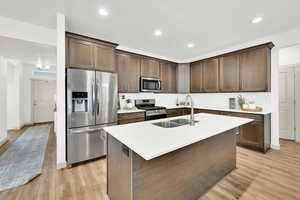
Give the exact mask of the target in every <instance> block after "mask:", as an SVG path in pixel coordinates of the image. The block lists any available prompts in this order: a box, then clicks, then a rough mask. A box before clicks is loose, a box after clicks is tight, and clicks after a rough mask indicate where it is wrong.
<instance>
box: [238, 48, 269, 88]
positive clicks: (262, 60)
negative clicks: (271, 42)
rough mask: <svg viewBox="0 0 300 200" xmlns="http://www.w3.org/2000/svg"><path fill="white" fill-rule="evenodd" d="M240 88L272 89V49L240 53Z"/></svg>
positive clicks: (258, 49)
mask: <svg viewBox="0 0 300 200" xmlns="http://www.w3.org/2000/svg"><path fill="white" fill-rule="evenodd" d="M239 62H240V90H241V91H253V92H255V91H257V92H259V91H270V85H271V84H270V68H271V66H270V49H269V48H268V47H262V48H257V49H254V50H249V51H246V52H243V53H241V54H240V60H239Z"/></svg>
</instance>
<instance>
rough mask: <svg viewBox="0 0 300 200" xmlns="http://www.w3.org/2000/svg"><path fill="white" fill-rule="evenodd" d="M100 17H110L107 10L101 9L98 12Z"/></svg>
mask: <svg viewBox="0 0 300 200" xmlns="http://www.w3.org/2000/svg"><path fill="white" fill-rule="evenodd" d="M98 13H99V15H101V16H107V15H108V10H107V9H105V8H100V9H99V11H98Z"/></svg>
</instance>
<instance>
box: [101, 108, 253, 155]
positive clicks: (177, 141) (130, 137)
mask: <svg viewBox="0 0 300 200" xmlns="http://www.w3.org/2000/svg"><path fill="white" fill-rule="evenodd" d="M189 117H190V116H189V115H185V116H180V117H172V118H165V119H159V120H152V121H144V122H138V123H132V124H124V125H117V126H110V127H106V128H104V130H105V131H106V132H108V133H109V134H110V135H112V136H113V137H114V138H116V139H117V140H119V141H120V142H121V143H123V144H124V145H126V146H127V147H128V148H130V149H131V150H133V151H134V152H135V153H137V154H138V155H139V156H141V157H142V158H144V159H145V160H151V159H153V158H156V157H159V156H161V155H164V154H166V153H169V152H172V151H175V150H177V149H179V148H182V147H185V146H188V145H190V144H193V143H196V142H199V141H201V140H204V139H207V138H209V137H212V136H214V135H218V134H220V133H223V132H225V131H228V130H230V129H233V128H236V127H239V126H241V125H244V124H246V123H249V122H251V121H253V120H252V119H246V118H238V117H229V116H223V115H213V114H205V113H200V114H195V120H197V121H199V122H198V123H196V124H195V126H190V125H184V126H179V127H175V128H161V127H158V126H155V125H153V124H152V123H154V122H159V121H168V120H170V119H177V118H186V119H187V118H189Z"/></svg>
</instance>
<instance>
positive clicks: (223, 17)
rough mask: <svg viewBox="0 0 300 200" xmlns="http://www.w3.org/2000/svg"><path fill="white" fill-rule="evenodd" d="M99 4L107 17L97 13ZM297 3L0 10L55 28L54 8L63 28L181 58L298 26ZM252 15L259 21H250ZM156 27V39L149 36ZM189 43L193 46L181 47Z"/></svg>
mask: <svg viewBox="0 0 300 200" xmlns="http://www.w3.org/2000/svg"><path fill="white" fill-rule="evenodd" d="M100 7H106V8H107V9H108V10H109V16H107V17H101V16H99V15H98V12H97V11H98V9H99V8H100ZM299 8H300V1H299V0H226V1H221V0H189V1H183V0H43V1H41V0H26V1H20V0H6V1H4V2H1V7H0V15H2V16H5V17H10V18H14V19H18V20H22V21H26V22H29V23H34V24H39V25H42V26H46V27H50V28H55V24H56V18H55V13H56V12H57V11H60V12H62V13H64V14H65V15H66V16H67V19H68V22H69V23H68V28H67V29H68V31H71V32H76V33H80V34H84V35H89V36H92V37H96V38H99V39H104V40H109V41H112V42H116V43H119V44H120V45H121V46H123V47H128V48H131V49H136V50H141V51H145V52H149V53H153V54H156V55H160V56H163V57H167V58H171V59H176V60H185V59H190V58H193V57H197V56H200V55H202V54H205V53H208V52H211V51H214V50H217V49H221V48H225V47H229V46H231V45H235V44H238V43H241V42H246V41H249V40H253V39H256V38H259V37H263V36H266V35H269V34H273V33H276V32H281V31H286V30H289V29H293V28H296V27H300V20H299V19H300V12H299ZM256 16H262V17H263V21H262V23H260V24H251V22H250V21H251V20H252V19H253V18H254V17H256ZM157 28H159V29H161V30H162V32H163V34H162V36H161V37H160V38H155V37H154V36H153V31H154V29H157ZM189 42H192V43H194V44H195V47H194V48H192V49H189V48H187V47H186V45H187V43H189Z"/></svg>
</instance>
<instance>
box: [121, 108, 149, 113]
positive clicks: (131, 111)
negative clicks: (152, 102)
mask: <svg viewBox="0 0 300 200" xmlns="http://www.w3.org/2000/svg"><path fill="white" fill-rule="evenodd" d="M135 112H145V110H140V109H132V110H125V109H120V110H118V114H123V113H135Z"/></svg>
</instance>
